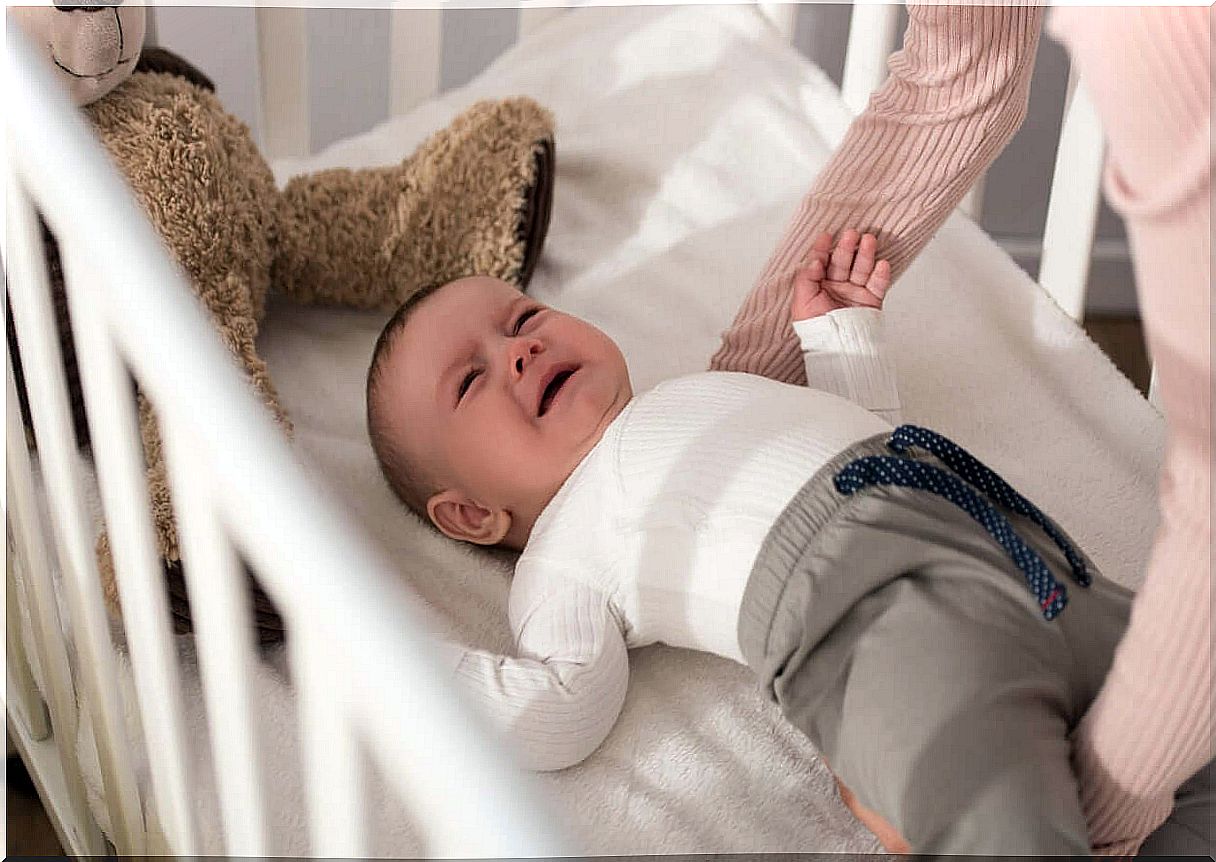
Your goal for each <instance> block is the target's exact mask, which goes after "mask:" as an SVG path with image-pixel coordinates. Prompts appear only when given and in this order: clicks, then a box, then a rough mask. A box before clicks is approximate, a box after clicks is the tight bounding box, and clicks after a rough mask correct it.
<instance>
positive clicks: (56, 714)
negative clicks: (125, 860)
mask: <svg viewBox="0 0 1216 862" xmlns="http://www.w3.org/2000/svg"><path fill="white" fill-rule="evenodd" d="M9 189H10V190H15V189H16V184H15V182H14V181H13V179H12V178H11V177H10V183H9ZM12 193H13V191H10V194H12ZM13 245H14V244H13V243H12V242H10V243H9V248H10V249H12V248H13ZM9 274H10V277H11V278H12V279H13V280H15V279H16V278H18V277H19V276H18V274H17V273H16V272H15V271H10V273H9ZM11 283H12V282H11V281H10V284H11ZM4 367H5V377H6V387H7V397H8V404H9V405H10V407H9V409H8V410H7V411H6V414H7V415H6V416H5V422H6V425H7V428H6V449H5V452H6V456H7V462H6V469H5V489H6V492H7V494H8V516H9V520H10V521H11V523H12V526H13V547H14V550H15V551H16V556H17V558H18V560H20V562H21V566H22V568H21V575H22V585H23V586H24V588H25V589H24V591H23V595H22V594H21V593H19V599H18V600H19V601H20V600H22V599H24V601H26V602H27V603H28V607H29V609H30V634H31V636H32V640H33V645H34V654H35V655H36V656H37V657H38V665H39V667H40V668H42V674H43V684H44V685H45V686H46V687H47V692H46V705H47V709H48V710H49V711H50V714H51V731H52V733H53V734H54V740H55V751H56V754H57V755H58V757H59V765H60V769H62V771H63V775H64V780H65V783H66V785H67V808H68V813H69V815H70V822H69V823H67V824H66V826H67V828H68V829H69V830H70V831H71V832H72V833H73V834H72V836H71V838H70V839H69V840H70V841H75V842H76V843H75V847H74V848H71V849H76V850H80V851H82V852H84V853H86V854H88V855H101V854H103V853H105V852H106V845H105V840H104V839H103V838H102V835H101V831H100V830H99V829H98V828H97V825H96V824H95V823H94V821H93V814H92V812H91V811H90V810H89V805H88V802H87V797H86V795H85V789H84V783H83V782H82V781H81V778H80V767H79V765H78V761H77V758H76V736H77V730H78V728H79V721H78V718H79V716H78V714H77V711H76V698H75V688H74V686H73V683H72V672H71V669H70V667H69V665H68V656H67V650H66V648H65V646H64V640H63V626H62V624H61V623H60V621H59V607H58V603H57V602H56V601H55V588H54V586H53V584H52V583H51V563H50V552H49V550H48V548H47V544H46V542H47V538H46V537H47V535H48V531H46V530H44V529H43V527H42V524H41V523H40V521H41V518H40V516H39V510H38V503H37V499H36V495H35V492H34V480H33V475H32V471H31V469H30V461H29V453H28V452H27V451H26V448H25V430H24V428H22V425H21V419H20V417H19V411H18V410H17V408H16V404H17V387H16V383H15V381H14V379H13V367H12V363H11V361H10V358H9V355H8V351H5V353H4ZM64 849H65V850H67V849H69V848H64Z"/></svg>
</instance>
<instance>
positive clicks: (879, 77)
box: [840, 3, 899, 114]
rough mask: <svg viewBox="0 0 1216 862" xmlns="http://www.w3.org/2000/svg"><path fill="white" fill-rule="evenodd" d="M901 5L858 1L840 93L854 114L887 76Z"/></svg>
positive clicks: (850, 24)
mask: <svg viewBox="0 0 1216 862" xmlns="http://www.w3.org/2000/svg"><path fill="white" fill-rule="evenodd" d="M898 23H899V7H898V6H894V5H890V4H879V3H854V4H853V17H852V19H851V21H850V23H849V45H848V48H847V49H846V53H845V59H844V76H843V78H841V85H840V95H841V96H842V97H843V98H844V102H845V104H846V105H848V106H849V109H850V110H851V111H852V112H853V113H854V114H860V113H861V112H862V111H863V110H865V107H866V103H867V102H869V101H870V94H871V93H873V92H874V91H875V90H877V89H878V88H879V87H880V86H882V82H883V81H885V80H886V79H887V57H888V56H890V54H891V50H892V48H893V47H894V45H895V25H896V24H898Z"/></svg>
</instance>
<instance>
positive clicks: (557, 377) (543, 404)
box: [536, 368, 576, 416]
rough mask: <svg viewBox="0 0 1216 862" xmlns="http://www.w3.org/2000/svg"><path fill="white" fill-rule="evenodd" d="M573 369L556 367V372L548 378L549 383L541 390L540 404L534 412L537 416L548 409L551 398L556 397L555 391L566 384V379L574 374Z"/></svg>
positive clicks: (543, 413) (558, 390)
mask: <svg viewBox="0 0 1216 862" xmlns="http://www.w3.org/2000/svg"><path fill="white" fill-rule="evenodd" d="M575 370H576V369H574V368H562V369H558V371H557V373H556V374H554V375H553V377H552V379H550V380H549V383H548V384H547V385H546V386H545V388H544V390H542V392H541V396H540V406H539V407H538V408H537V412H536V415H537V416H544V415H545V414H546V413H547V412H548V411H549V407H550V405H552V404H553V399H554V398H556V397H557V393H558V392H560V391H561V388H562V387H563V386H565V385H566V381H567V380H569V379H570V378H571V377H572V376H573V375H574V372H575Z"/></svg>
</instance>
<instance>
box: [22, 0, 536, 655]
mask: <svg viewBox="0 0 1216 862" xmlns="http://www.w3.org/2000/svg"><path fill="white" fill-rule="evenodd" d="M10 14H13V15H14V17H15V19H16V21H17V23H18V24H19V25H20V26H22V28H23V29H24V30H25V31H26V32H27V33H29V34H30V35H32V36H33V37H34V38H35V40H36V41H38V42H40V43H41V44H45V45H46V47H47V50H48V52H49V54H50V58H51V60H52V61H53V62H54V63H55V65H56V66H57V67H58V69H59V71H60V72H61V74H62V76H63V77H64V78H65V80H66V81H67V82H68V85H69V89H71V90H73V95H74V96H75V97H76V98H77V100H78V103H81V104H86V103H87V104H86V106H85V108H84V110H85V113H86V114H87V116H88V118H89V120H91V122H92V124H93V126H94V128H95V130H96V132H97V135H98V138H99V139H100V140H101V142H102V143H103V144H104V145H105V147H106V149H107V150H108V151H109V153H110V156H111V157H112V159H113V160H114V162H115V163H116V165H117V166H118V169H119V170H120V171H121V172H122V173H123V174H124V175H125V177H126V178H127V181H128V182H129V184H130V186H131V188H132V190H133V191H134V193H135V195H136V197H137V199H138V200H139V201H140V203H141V204H142V205H143V209H144V211H145V212H146V213H147V215H148V217H149V219H150V220H151V222H152V224H153V226H154V227H155V228H156V230H157V231H158V232H159V234H160V235H161V237H162V238H163V239H164V240H165V243H166V245H167V247H168V250H169V252H170V253H171V255H172V256H173V258H174V259H175V260H176V261H177V262H178V263H179V264H180V265H181V267H182V268H183V269H184V271H185V272H186V274H187V276H188V277H189V280H190V282H191V284H192V285H193V287H194V289H195V291H196V292H197V294H198V296H199V298H200V299H201V300H202V301H203V303H204V305H205V306H206V307H207V309H208V310H209V311H210V313H211V317H212V319H213V320H214V322H215V324H216V326H217V328H218V330H219V332H220V334H221V335H222V336H223V339H224V341H225V343H226V344H227V345H228V347H229V349H230V350H231V351H232V353H233V355H234V356H235V357H236V359H237V360H238V361H239V362H240V364H241V365H242V366H243V367H244V369H245V371H246V373H247V374H248V376H249V379H250V381H251V383H252V384H253V385H254V386H255V388H256V389H257V391H258V393H259V395H260V396H261V398H262V400H263V401H264V402H265V403H266V405H267V406H268V407H269V408H270V409H271V411H273V413H274V415H275V416H276V418H277V419H278V421H279V423H280V424H281V425H282V427H283V428H284V430H285V431H286V432H287V433H288V434H290V433H291V425H290V422H289V420H288V418H287V416H286V415H285V413H284V411H283V409H282V407H281V406H280V405H279V403H278V398H277V396H276V394H275V390H274V386H273V384H272V382H271V380H270V377H269V375H268V374H267V370H266V366H265V363H264V362H263V361H262V359H261V358H260V357H259V356H258V352H257V345H256V342H255V339H256V336H257V332H258V325H259V322H260V321H261V319H262V316H263V314H264V311H265V306H266V296H267V293H268V292H269V291H270V290H275V291H278V292H281V293H283V294H285V295H287V296H289V297H292V298H294V299H296V300H299V301H301V302H306V303H332V304H337V305H343V306H347V307H354V308H366V309H373V308H382V309H392V308H395V307H397V306H398V305H399V304H400V303H402V302H403V301H404V300H405V299H406V298H408V297H409V296H410V295H412V294H413V293H415V292H417V291H419V290H426V289H428V288H430V287H433V286H435V285H438V284H441V283H444V282H446V281H449V280H452V279H455V278H459V277H461V276H464V275H470V274H485V275H493V276H497V277H499V278H503V279H505V280H507V281H510V282H513V283H515V284H518V285H519V286H520V287H521V288H523V287H525V286H526V284H527V282H528V280H529V278H530V276H531V274H532V270H533V268H534V266H535V264H536V261H537V258H538V256H539V253H540V248H541V246H542V244H543V242H544V238H545V234H546V231H547V228H548V220H549V212H550V208H551V203H552V177H553V156H554V150H553V125H552V118H551V117H550V115H549V113H548V112H547V111H545V110H544V109H543V108H541V107H540V106H539V105H537V104H536V103H535V102H533V101H531V100H530V99H526V98H515V99H506V100H502V101H496V102H481V103H478V104H476V105H474V106H472V107H471V108H469V109H468V110H467V111H466V112H465V113H464V114H462V115H461V116H459V117H457V118H456V120H454V121H453V122H452V123H451V124H450V125H449V126H448V127H447V128H445V129H443V130H442V131H440V132H438V133H436V134H435V135H433V136H432V137H431V138H430V139H429V140H427V141H426V142H425V143H424V144H423V145H422V146H421V147H419V148H418V149H417V150H416V151H415V152H414V153H413V154H412V155H411V156H409V157H408V158H406V159H405V160H404V161H402V162H401V163H400V164H398V165H394V166H391V167H387V168H378V169H369V170H361V171H349V170H332V171H324V172H321V173H318V174H314V175H312V176H302V177H297V178H295V179H293V180H292V181H291V182H289V183H288V184H287V187H286V188H285V189H283V190H282V191H280V190H279V189H277V188H276V186H275V183H274V179H273V177H272V175H271V172H270V168H269V167H268V165H267V164H266V161H265V159H264V158H263V157H262V155H261V154H260V153H259V152H258V150H257V147H256V146H255V144H254V142H253V140H252V138H251V137H250V134H249V131H248V129H247V128H246V127H245V126H244V125H243V124H242V123H241V122H240V121H238V120H237V119H236V118H234V117H233V116H231V115H230V114H228V113H227V112H226V111H225V110H224V108H223V106H222V105H221V103H220V102H219V100H218V99H217V98H216V97H215V95H214V93H213V92H212V90H213V88H212V86H211V83H210V81H208V80H207V79H206V77H205V76H204V75H202V74H201V73H199V72H198V71H197V70H195V69H194V68H193V67H192V66H190V65H189V64H188V63H186V62H185V61H183V60H181V59H180V58H177V57H175V56H173V55H171V54H168V53H167V52H162V51H149V52H147V54H146V56H145V58H144V59H143V60H141V61H140V64H139V65H138V66H136V64H135V57H134V56H133V54H134V53H136V52H137V51H138V48H139V45H140V42H142V38H143V30H144V23H143V16H144V10H143V7H142V6H131V5H107V6H87V7H86V6H77V7H68V6H64V7H59V6H40V7H28V8H24V9H23V8H14V9H13V10H10ZM130 72H133V74H130V75H129V77H127V74H128V73H130ZM124 78H125V80H124ZM52 264H54V261H53V260H52ZM51 270H52V274H53V275H54V274H55V271H56V267H55V266H54V265H52V267H51ZM58 287H59V292H60V293H61V291H62V284H61V283H60V284H59V285H58ZM59 299H60V300H61V299H62V297H59ZM57 305H59V306H62V305H63V304H62V302H61V301H60V302H57ZM65 315H66V308H62V312H61V318H63V317H65ZM61 324H63V325H62V330H61V334H63V335H64V336H65V338H64V344H65V347H66V348H68V350H67V351H65V352H66V353H67V354H68V355H67V358H66V362H67V364H68V366H69V370H70V369H71V368H73V367H74V363H75V359H74V356H73V355H71V352H70V347H71V345H70V338H67V337H66V333H67V332H68V329H67V326H66V319H63V320H61ZM71 383H73V384H75V383H76V381H71ZM72 388H73V389H74V391H75V392H76V393H77V395H76V396H74V401H76V402H77V404H78V403H79V398H78V391H79V387H78V385H75V386H73V387H72ZM139 416H140V428H141V432H142V435H143V442H144V454H145V459H146V463H147V478H148V488H149V495H150V497H151V505H152V513H153V518H154V522H155V528H156V537H157V544H158V550H159V552H160V555H161V557H162V559H163V561H164V563H165V565H166V569H167V578H168V582H169V593H170V597H171V606H172V610H173V614H174V617H175V622H176V624H177V628H178V630H179V631H181V630H189V608H188V603H187V602H186V596H185V590H184V583H183V580H182V577H181V557H180V553H179V549H178V540H177V530H176V526H175V523H174V516H173V509H172V501H171V498H170V488H169V482H168V475H167V473H166V468H165V463H164V459H163V456H162V453H161V443H160V437H159V434H158V431H157V423H156V418H155V414H154V411H153V406H152V405H151V404H150V403H149V402H148V401H147V399H146V398H145V397H144V396H143V395H142V394H141V395H140V396H139ZM77 426H78V427H77V435H78V440H79V442H80V443H81V444H82V445H83V444H85V443H86V442H87V439H88V438H87V428H85V427H84V423H83V416H82V414H81V421H78V422H77ZM97 551H98V563H99V567H100V571H101V576H102V581H103V586H104V592H105V595H106V599H107V602H108V603H109V604H110V605H111V607H112V608H113V609H115V610H117V604H118V597H117V589H116V585H115V580H114V571H113V562H112V558H111V555H110V548H109V543H108V539H107V536H106V535H105V534H104V533H103V534H102V535H101V537H100V538H99V540H98V548H97ZM253 588H254V596H255V600H254V605H255V614H256V618H257V626H258V630H259V632H258V634H259V638H260V639H261V640H262V642H264V643H265V642H272V641H276V640H279V639H281V637H282V634H283V632H282V624H281V621H280V620H279V618H278V615H277V613H275V611H274V609H273V606H272V605H270V603H269V602H268V601H267V600H266V597H265V596H264V595H263V594H262V593H261V591H260V590H258V589H257V588H256V583H255V584H254V585H253Z"/></svg>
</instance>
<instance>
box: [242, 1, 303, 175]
mask: <svg viewBox="0 0 1216 862" xmlns="http://www.w3.org/2000/svg"><path fill="white" fill-rule="evenodd" d="M255 20H256V22H257V29H258V72H259V75H260V78H261V89H260V93H259V95H260V96H261V98H260V104H261V111H262V146H263V148H264V149H265V151H266V154H267V156H268V157H269V158H270V159H276V158H282V157H283V156H303V155H307V153H308V152H309V150H310V142H309V132H310V127H309V113H308V105H309V98H308V16H307V14H306V10H304V9H290V8H284V7H281V6H276V7H262V8H259V9H257V11H256V13H255Z"/></svg>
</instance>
